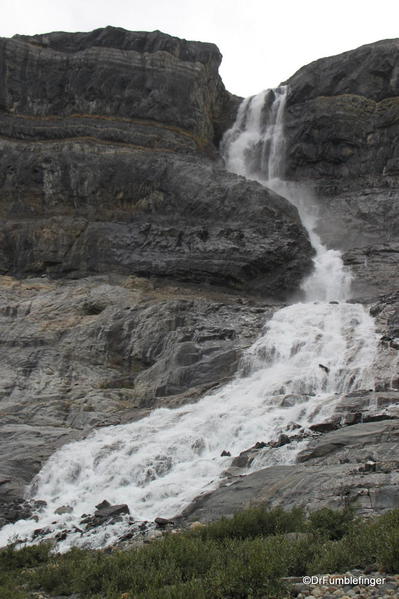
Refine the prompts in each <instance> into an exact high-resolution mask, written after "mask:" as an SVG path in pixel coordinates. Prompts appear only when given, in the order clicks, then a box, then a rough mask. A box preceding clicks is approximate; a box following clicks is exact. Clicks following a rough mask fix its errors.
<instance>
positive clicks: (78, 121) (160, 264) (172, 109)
mask: <svg viewBox="0 0 399 599" xmlns="http://www.w3.org/2000/svg"><path fill="white" fill-rule="evenodd" d="M220 60H221V55H220V53H219V51H218V49H217V48H216V46H214V45H213V44H201V43H199V42H195V43H194V42H193V43H191V42H186V41H185V40H179V39H177V38H172V37H170V36H168V35H165V34H162V33H160V32H154V33H132V32H128V31H125V30H123V29H117V28H112V27H108V28H106V29H100V30H96V31H94V32H92V33H88V34H86V33H85V34H66V33H54V34H48V35H44V36H33V37H26V36H16V37H14V38H13V39H11V40H8V39H3V40H1V43H0V89H1V95H0V110H1V112H0V144H1V164H0V173H1V175H0V214H1V216H2V219H3V223H2V225H1V229H0V240H1V241H0V247H1V250H0V269H1V272H2V273H3V274H11V275H18V276H24V275H32V274H35V275H36V274H41V273H46V274H49V275H51V276H57V277H65V276H68V277H74V278H76V277H81V276H85V275H87V274H96V273H102V272H109V271H116V272H121V273H124V274H139V275H141V276H158V277H164V278H169V279H173V280H179V281H185V282H187V281H188V282H192V283H201V284H204V283H205V284H207V283H209V284H213V285H219V286H225V287H226V286H227V287H235V288H238V289H241V290H244V289H245V291H247V289H248V290H251V291H253V292H258V293H262V294H263V295H267V296H269V297H280V298H282V297H285V296H287V295H288V294H290V293H292V291H293V290H294V289H295V288H296V287H297V286H298V283H299V282H300V280H301V278H302V277H303V275H304V273H305V272H306V271H307V270H309V268H310V257H311V253H312V251H311V247H310V244H309V241H308V239H307V236H306V233H305V232H304V230H303V228H302V226H301V224H300V221H299V219H298V215H297V212H296V210H295V209H294V208H292V207H291V206H290V205H289V204H288V203H287V202H285V200H283V199H282V198H279V197H278V196H276V195H275V194H273V193H271V192H268V191H267V190H265V189H263V188H262V187H260V186H259V185H258V184H256V183H250V182H246V181H244V180H243V179H241V178H238V177H236V176H234V175H231V174H227V173H225V172H224V170H223V169H222V168H221V167H220V166H218V165H217V163H215V161H212V160H210V158H212V157H213V158H215V157H216V155H217V154H216V146H215V145H214V143H216V142H217V140H218V139H219V138H220V135H221V132H222V131H223V130H224V129H225V128H226V126H227V125H228V124H229V123H230V122H231V118H232V113H233V112H234V109H235V108H236V105H237V102H236V100H235V99H234V98H232V97H231V96H230V94H228V93H227V92H226V91H225V89H224V87H223V84H222V82H221V80H220V78H219V75H218V72H217V69H218V66H219V63H220Z"/></svg>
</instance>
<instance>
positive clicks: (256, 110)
mask: <svg viewBox="0 0 399 599" xmlns="http://www.w3.org/2000/svg"><path fill="white" fill-rule="evenodd" d="M285 98H286V89H285V88H280V89H277V90H275V91H273V90H270V91H267V92H263V93H262V94H259V95H258V96H255V97H253V98H251V99H248V100H245V101H244V102H243V104H242V106H241V108H240V111H239V114H238V117H237V121H236V124H235V126H234V127H233V128H232V129H231V130H230V131H229V132H228V133H227V134H226V136H225V140H224V154H225V157H226V165H227V168H228V169H229V170H232V171H234V172H236V173H238V174H242V175H245V176H246V177H248V178H252V179H257V180H258V181H260V182H261V183H263V184H265V183H266V182H267V185H268V186H269V187H272V188H273V189H274V190H276V191H278V192H279V193H280V194H282V195H285V196H286V197H287V198H288V199H289V200H290V201H291V202H293V203H295V204H296V206H297V207H298V210H299V212H300V215H301V218H302V221H303V223H304V225H305V226H306V227H307V229H308V231H309V234H310V237H311V241H312V243H313V246H314V248H315V249H316V257H315V270H314V272H313V274H312V275H311V276H309V277H308V279H307V280H306V281H305V282H304V284H303V286H302V288H303V293H304V297H305V300H304V301H303V302H301V303H297V304H293V305H290V306H288V307H285V308H283V309H281V310H279V311H277V312H276V313H275V314H274V316H273V318H272V320H271V321H269V322H268V323H267V324H266V326H265V328H264V330H263V332H262V334H261V336H260V337H259V339H258V340H257V341H256V342H255V343H254V344H253V345H252V346H251V347H250V348H249V349H248V350H247V351H246V353H245V356H244V358H243V360H242V366H241V368H240V371H239V372H238V373H237V375H236V377H235V379H234V380H233V381H231V382H230V383H229V384H227V385H226V386H224V387H223V388H222V389H219V390H217V391H215V392H213V393H210V394H209V395H207V396H206V397H204V398H203V399H201V400H200V401H198V402H197V403H194V404H189V405H185V406H183V407H180V408H178V409H158V410H155V411H154V412H152V413H151V414H150V415H149V416H148V417H146V418H144V419H142V420H140V421H138V422H133V423H131V424H126V425H119V426H110V427H107V428H102V429H100V430H97V431H96V432H94V433H93V434H92V435H91V436H90V437H88V438H87V439H85V440H82V441H78V442H73V443H70V444H68V445H66V446H64V447H62V448H61V449H60V450H58V451H57V452H56V453H55V454H54V455H53V456H52V457H51V458H50V459H49V461H48V462H47V463H46V464H45V465H44V467H43V469H42V470H41V472H40V473H39V474H38V476H37V477H36V479H35V481H34V483H33V485H31V487H30V488H29V489H28V496H29V497H30V498H33V499H41V500H45V501H46V502H47V507H46V508H45V509H44V510H43V511H42V512H40V513H39V512H38V514H37V517H38V521H35V520H20V521H19V522H17V523H15V524H13V525H7V526H5V527H3V529H2V530H1V531H0V546H2V545H4V544H6V543H7V542H10V540H12V539H13V538H15V537H16V536H18V537H19V538H21V539H27V538H28V539H29V538H30V536H31V535H32V533H33V531H34V529H38V528H49V537H51V536H52V535H54V534H55V533H57V532H60V531H62V530H65V529H68V530H70V531H72V529H73V527H74V526H77V527H79V522H80V518H81V515H82V514H83V513H93V510H94V506H95V505H96V504H97V503H99V502H100V501H101V500H103V499H107V500H108V501H109V502H111V503H112V504H118V503H127V504H128V505H129V508H130V511H131V515H132V516H133V518H135V519H138V520H144V519H145V520H152V519H154V518H155V517H157V516H162V517H172V516H174V515H176V514H177V513H179V512H180V511H181V510H182V509H183V508H184V507H185V506H187V504H188V503H189V502H190V501H191V500H193V499H194V498H195V497H196V496H198V495H199V494H200V493H201V492H203V491H204V490H209V489H212V488H214V487H216V486H217V484H218V480H220V477H221V475H222V473H223V471H224V470H225V469H226V468H227V467H228V466H229V465H230V463H231V461H232V458H229V457H221V453H222V451H223V450H228V451H229V452H231V454H232V456H235V455H238V454H239V453H240V452H241V451H243V450H246V449H248V448H250V447H251V446H253V445H254V444H255V443H256V442H257V441H264V442H268V441H271V440H275V439H276V438H277V437H278V436H279V435H280V434H281V433H284V432H286V431H287V430H290V429H291V428H292V427H293V425H294V426H295V427H296V426H297V425H299V426H300V427H302V428H303V429H304V430H305V431H306V430H307V429H308V428H309V426H310V425H311V424H313V423H315V422H321V421H323V420H324V419H325V418H327V417H328V416H329V415H330V414H331V413H332V411H333V410H334V406H335V405H336V403H337V402H338V401H339V399H340V397H341V396H342V394H344V393H347V392H349V391H353V390H355V389H370V388H372V387H373V380H372V379H371V375H370V374H369V373H370V366H371V364H372V363H373V360H374V356H375V352H376V335H375V331H374V323H373V320H372V318H371V317H370V316H369V315H368V313H367V312H366V311H365V310H364V308H363V307H362V306H361V305H356V304H351V303H345V300H346V299H348V298H349V290H350V275H349V273H347V272H346V271H345V269H344V267H343V263H342V259H341V256H340V253H339V252H337V251H335V250H327V249H326V248H325V247H324V246H323V245H322V243H321V242H320V239H319V238H318V237H317V235H316V233H315V232H314V227H315V217H314V215H313V212H312V208H311V206H310V208H309V202H308V200H307V196H306V194H304V193H303V191H300V190H298V188H295V187H292V186H289V185H287V184H286V183H284V182H283V181H282V180H281V175H282V169H283V156H284V136H283V114H284V103H285ZM310 204H312V202H310ZM331 300H335V303H329V301H331ZM319 364H322V365H324V366H325V367H326V368H325V369H324V368H321V367H320V366H319ZM294 423H295V424H294ZM305 443H306V442H305V441H300V442H292V443H290V444H288V445H285V446H284V447H281V448H279V449H273V450H270V449H269V450H266V451H264V452H260V453H259V457H258V458H257V460H256V462H255V467H256V468H261V467H264V466H266V465H268V464H271V463H276V462H279V463H292V462H294V461H295V457H296V455H297V453H298V451H299V450H300V449H302V448H303V447H304V445H305ZM253 468H254V466H253ZM62 505H67V506H70V507H71V508H73V511H72V512H71V513H66V514H62V515H57V514H56V513H55V510H56V509H57V508H59V507H60V506H62ZM127 527H128V523H127V520H123V521H122V522H119V523H116V524H113V525H109V526H103V527H99V528H96V529H92V531H91V532H89V533H85V534H84V535H81V534H80V533H79V532H77V531H75V532H70V533H69V534H68V536H67V538H66V539H65V540H63V541H62V542H61V543H59V546H58V548H59V550H61V551H63V550H66V549H67V548H69V547H70V546H72V545H78V546H91V547H103V546H106V545H109V544H112V543H113V542H114V541H115V540H116V539H117V538H118V537H119V536H120V535H121V534H123V532H124V531H126V529H127ZM30 542H32V541H30ZM33 542H34V541H33Z"/></svg>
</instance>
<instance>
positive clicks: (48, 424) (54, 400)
mask: <svg viewBox="0 0 399 599" xmlns="http://www.w3.org/2000/svg"><path fill="white" fill-rule="evenodd" d="M0 297H1V309H0V326H1V331H2V334H1V338H0V343H1V345H2V351H1V352H0V373H1V376H0V397H1V399H0V406H1V424H0V431H1V434H0V455H1V460H0V498H1V499H0V500H1V501H3V500H4V501H5V500H6V499H8V500H13V499H14V498H18V497H20V496H21V493H22V492H23V486H24V485H25V484H26V483H28V482H29V481H30V480H31V478H32V476H33V475H34V474H35V473H36V472H37V471H38V470H39V469H40V467H41V465H42V463H43V462H44V461H45V460H46V459H47V458H48V457H49V456H50V455H51V454H52V453H53V452H54V450H55V449H56V448H58V447H60V446H61V445H63V444H64V443H66V442H68V441H72V440H74V439H79V438H82V437H83V436H86V435H87V434H88V433H89V432H90V431H92V430H93V429H94V428H96V427H99V426H107V425H111V424H120V423H125V422H129V421H131V420H135V419H137V418H140V417H142V416H144V415H146V414H148V413H149V411H150V410H151V409H153V408H154V407H159V406H178V405H181V404H182V403H184V402H188V401H196V400H197V399H198V398H199V397H201V395H203V394H204V393H205V392H206V391H207V390H209V389H212V388H214V387H215V386H217V385H220V384H222V383H223V381H225V380H228V379H229V378H231V377H232V376H233V375H234V373H235V371H236V368H237V364H238V361H239V359H240V356H241V354H242V351H243V348H245V347H246V346H247V345H249V344H250V343H251V342H252V341H253V339H254V338H255V337H256V335H257V333H258V331H259V329H260V328H261V327H262V325H263V324H264V322H265V320H266V319H267V318H268V315H269V317H270V316H271V315H272V314H273V312H274V311H275V310H276V309H277V307H278V306H277V305H267V304H265V303H263V302H261V301H259V300H244V299H242V298H240V297H239V296H234V295H229V294H225V293H221V292H213V291H209V292H206V291H202V292H200V291H199V290H198V289H195V288H192V289H190V288H185V289H184V288H176V287H171V286H165V285H163V284H161V283H157V282H156V281H149V280H147V279H142V278H141V279H140V278H137V277H119V276H116V275H115V276H108V277H107V276H103V277H97V278H96V277H92V278H86V279H80V280H77V281H68V282H65V281H54V280H50V279H47V278H37V279H33V278H32V279H27V280H18V279H15V278H12V277H0Z"/></svg>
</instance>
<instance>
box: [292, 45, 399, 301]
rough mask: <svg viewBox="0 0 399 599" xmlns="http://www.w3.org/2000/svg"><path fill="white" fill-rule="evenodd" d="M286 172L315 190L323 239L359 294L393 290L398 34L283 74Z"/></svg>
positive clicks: (398, 215)
mask: <svg viewBox="0 0 399 599" xmlns="http://www.w3.org/2000/svg"><path fill="white" fill-rule="evenodd" d="M287 83H288V85H289V88H290V94H289V97H288V101H287V111H286V135H287V140H286V141H287V145H286V150H287V154H286V174H287V177H288V178H289V179H292V180H295V181H300V182H302V183H304V184H305V185H307V186H308V188H309V189H311V190H312V191H313V192H314V193H315V196H316V197H317V203H318V205H319V209H320V213H321V218H320V224H319V230H320V232H321V234H322V237H323V239H324V240H326V241H327V242H328V243H329V245H331V246H333V247H339V248H341V249H343V250H344V251H345V255H344V259H345V261H346V263H347V264H348V265H350V266H351V268H352V270H353V272H354V274H355V276H356V280H355V283H354V289H355V293H356V294H357V296H358V297H364V298H365V297H372V296H373V295H375V294H377V293H379V292H380V291H381V289H384V290H385V291H386V292H388V291H390V290H392V291H393V290H394V289H395V286H396V283H395V275H396V271H397V268H398V265H399V262H398V260H399V258H398V256H399V254H398V248H397V243H396V240H397V236H398V233H399V211H398V207H397V206H398V195H399V178H398V174H399V170H398V168H397V163H398V154H397V147H398V136H399V128H398V123H399V41H398V40H384V41H381V42H377V43H374V44H369V45H366V46H362V47H361V48H358V49H357V50H353V51H350V52H345V53H343V54H340V55H338V56H333V57H329V58H323V59H321V60H318V61H316V62H313V63H311V64H310V65H307V66H305V67H303V68H302V69H300V70H299V71H298V72H297V73H296V74H295V75H293V76H292V77H291V78H290V79H289V80H288V81H287Z"/></svg>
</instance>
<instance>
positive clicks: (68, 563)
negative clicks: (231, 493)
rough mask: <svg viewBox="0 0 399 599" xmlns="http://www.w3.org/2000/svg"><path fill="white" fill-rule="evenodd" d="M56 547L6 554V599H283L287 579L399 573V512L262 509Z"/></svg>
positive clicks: (0, 569)
mask: <svg viewBox="0 0 399 599" xmlns="http://www.w3.org/2000/svg"><path fill="white" fill-rule="evenodd" d="M289 533H291V534H289ZM292 533H294V534H292ZM50 549H51V548H50V546H49V545H46V544H42V545H39V546H35V547H26V548H23V549H20V550H15V549H13V548H7V549H3V550H1V551H0V599H10V598H12V599H28V597H30V592H31V591H41V592H46V593H48V594H49V595H50V596H51V595H53V594H54V595H62V594H65V595H68V594H70V593H73V592H75V593H78V594H79V596H80V597H81V598H82V599H83V598H85V599H86V598H88V599H89V598H92V599H105V598H106V599H187V598H188V597H189V598H190V599H283V598H285V597H287V596H288V594H289V590H288V589H287V587H286V586H285V584H284V582H283V581H282V580H281V578H282V577H287V576H302V575H304V574H317V573H319V574H320V573H332V572H345V571H347V570H350V569H353V568H365V567H369V566H372V567H375V568H376V569H380V570H382V571H384V572H395V573H398V572H399V510H395V511H392V512H389V513H387V514H385V515H383V516H380V517H378V518H373V519H370V520H361V519H358V518H355V517H354V514H353V513H352V512H351V511H349V510H344V511H332V510H329V509H323V510H319V511H318V512H314V513H312V514H311V515H309V516H305V514H304V512H303V511H302V510H300V509H293V510H292V511H283V510H281V509H274V510H270V511H266V510H264V509H262V508H253V509H248V510H245V511H244V512H240V513H238V514H236V515H235V516H234V517H233V518H231V519H222V520H220V521H218V522H214V523H212V524H209V525H207V526H204V527H202V528H198V529H195V530H190V531H186V532H182V533H180V534H165V535H164V536H163V537H162V538H161V539H157V540H155V541H153V542H151V543H149V544H147V545H144V546H141V547H137V548H133V549H130V550H125V551H122V550H120V551H114V552H112V553H109V552H105V551H88V550H81V549H73V550H71V551H70V552H68V553H67V554H64V555H57V554H52V553H51V550H50Z"/></svg>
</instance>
